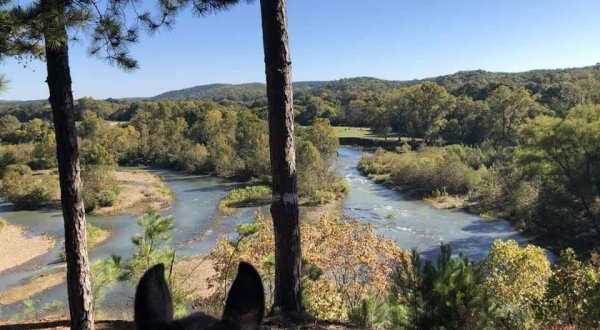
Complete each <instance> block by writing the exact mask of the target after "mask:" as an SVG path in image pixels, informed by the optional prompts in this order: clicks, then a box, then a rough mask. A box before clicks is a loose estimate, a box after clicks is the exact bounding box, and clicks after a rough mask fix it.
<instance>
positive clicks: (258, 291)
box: [134, 262, 265, 330]
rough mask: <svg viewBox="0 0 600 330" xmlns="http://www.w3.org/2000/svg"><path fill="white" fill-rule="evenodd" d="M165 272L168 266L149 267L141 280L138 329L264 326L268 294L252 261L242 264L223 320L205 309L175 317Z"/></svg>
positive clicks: (136, 315) (245, 329)
mask: <svg viewBox="0 0 600 330" xmlns="http://www.w3.org/2000/svg"><path fill="white" fill-rule="evenodd" d="M164 272H165V267H164V265H163V264H158V265H156V266H154V267H152V268H150V269H148V270H147V271H146V273H144V276H142V278H141V279H140V283H139V284H138V287H137V290H136V293H135V306H134V319H135V326H136V328H137V329H138V330H142V329H144V330H146V329H149V330H158V329H181V330H188V329H240V330H254V329H258V328H259V327H260V325H261V323H262V319H263V314H264V308H265V307H264V306H265V295H264V290H263V285H262V281H261V279H260V275H258V273H257V272H256V270H255V269H254V267H252V266H251V265H250V264H247V263H245V262H242V263H240V266H239V268H238V274H237V276H236V278H235V280H234V281H233V284H232V285H231V289H230V290H229V294H228V295H227V301H226V303H225V309H224V311H223V317H222V318H221V319H220V320H219V319H216V318H214V317H212V316H209V315H206V314H204V313H201V312H200V313H195V314H192V315H190V316H188V317H186V318H183V319H179V320H173V301H172V299H171V293H170V291H169V287H168V286H167V282H166V280H165V275H164Z"/></svg>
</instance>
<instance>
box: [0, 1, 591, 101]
mask: <svg viewBox="0 0 600 330" xmlns="http://www.w3.org/2000/svg"><path fill="white" fill-rule="evenodd" d="M288 7H289V8H288V9H289V32H290V43H291V51H292V62H293V79H294V81H301V80H331V79H339V78H345V77H355V76H373V77H378V78H384V79H396V80H407V79H414V78H425V77H431V76H437V75H442V74H450V73H454V72H456V71H459V70H474V69H484V70H489V71H508V72H516V71H525V70H531V69H539V68H565V67H577V66H586V65H593V64H595V63H597V62H600V20H598V17H599V16H598V14H599V13H600V1H598V0H576V1H573V0H562V1H559V0H502V1H492V0H489V1H488V0H453V1H448V0H410V1H409V0H370V1H366V0H288ZM86 47H87V44H86V43H85V42H83V43H81V44H73V45H71V69H72V76H73V89H74V93H75V97H82V96H92V97H95V98H107V97H134V96H153V95H156V94H159V93H161V92H164V91H167V90H172V89H180V88H186V87H191V86H195V85H200V84H208V83H217V82H220V83H242V82H254V81H264V67H263V53H262V39H261V26H260V10H259V5H258V2H257V1H256V2H255V3H253V4H249V5H248V4H242V5H239V6H238V7H236V8H234V9H232V10H231V11H229V12H223V13H220V14H218V15H213V16H209V17H205V18H199V17H196V16H193V15H191V14H188V13H185V14H183V15H182V16H180V17H179V19H178V21H177V23H176V25H175V27H174V29H173V30H172V31H162V32H159V33H158V34H157V35H154V36H153V37H143V38H142V40H141V42H140V43H139V44H137V45H135V46H133V48H132V54H133V55H134V57H135V58H137V59H138V60H139V62H140V69H138V70H136V71H134V72H127V73H125V72H122V71H120V70H119V69H118V68H116V67H114V66H111V65H109V64H107V63H105V62H102V61H100V60H98V59H96V58H90V57H88V56H87V55H86ZM0 72H1V73H4V74H5V76H6V78H8V79H9V80H10V81H11V82H10V85H9V89H8V90H7V91H6V92H4V93H2V94H0V99H5V100H23V99H44V98H47V94H48V90H47V86H46V85H45V84H44V80H45V65H44V64H43V63H40V62H33V63H28V64H27V67H26V68H23V64H22V63H18V62H16V61H14V60H7V61H5V62H4V63H2V64H1V65H0Z"/></svg>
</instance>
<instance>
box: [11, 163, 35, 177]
mask: <svg viewBox="0 0 600 330" xmlns="http://www.w3.org/2000/svg"><path fill="white" fill-rule="evenodd" d="M8 172H16V173H18V174H19V175H31V174H32V171H31V168H30V167H29V166H27V165H25V164H11V165H8V166H6V167H5V168H4V173H8Z"/></svg>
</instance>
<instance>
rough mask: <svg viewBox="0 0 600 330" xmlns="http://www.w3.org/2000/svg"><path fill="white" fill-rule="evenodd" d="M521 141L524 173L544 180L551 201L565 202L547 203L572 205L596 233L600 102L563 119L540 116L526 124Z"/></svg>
mask: <svg viewBox="0 0 600 330" xmlns="http://www.w3.org/2000/svg"><path fill="white" fill-rule="evenodd" d="M521 139H522V146H521V148H520V149H519V153H518V161H519V164H520V165H521V166H522V167H523V170H524V171H525V173H526V174H527V175H529V176H530V177H533V178H539V179H540V180H541V181H542V183H543V184H544V193H545V194H547V196H548V197H552V196H554V197H552V198H551V200H554V201H560V200H563V202H560V204H558V205H551V204H550V203H549V205H547V207H548V208H550V209H554V210H557V211H558V210H559V209H560V208H561V207H562V208H564V207H568V209H569V210H571V213H572V216H574V217H575V218H577V214H581V215H582V216H583V218H584V219H586V220H587V223H588V224H589V226H591V227H592V228H595V229H596V231H598V230H599V229H600V212H598V205H599V204H598V198H599V197H600V167H599V166H598V164H599V163H600V106H578V107H576V108H573V109H571V110H570V111H569V113H568V114H567V116H566V118H565V119H564V120H561V119H558V118H553V117H547V116H541V117H538V118H536V119H534V120H533V121H532V122H531V123H529V124H527V125H525V126H524V127H523V128H522V130H521ZM555 214H556V213H555Z"/></svg>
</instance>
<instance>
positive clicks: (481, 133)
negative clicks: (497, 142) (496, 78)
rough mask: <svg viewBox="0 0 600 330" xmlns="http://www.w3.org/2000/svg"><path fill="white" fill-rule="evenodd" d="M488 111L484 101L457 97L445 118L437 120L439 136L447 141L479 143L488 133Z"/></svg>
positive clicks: (469, 143)
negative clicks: (439, 125)
mask: <svg viewBox="0 0 600 330" xmlns="http://www.w3.org/2000/svg"><path fill="white" fill-rule="evenodd" d="M489 112H490V108H489V106H488V104H487V102H485V101H473V100H472V99H471V98H466V97H461V98H458V99H457V101H456V105H455V106H454V107H453V108H452V109H451V111H450V112H449V113H448V114H447V115H446V117H445V120H444V121H440V122H439V123H440V124H441V127H440V128H439V134H440V137H441V138H442V139H443V140H444V141H446V142H448V143H464V144H468V145H479V144H481V143H482V142H483V141H484V140H485V138H486V136H487V134H488V127H487V126H486V123H487V120H486V117H487V116H488V115H489Z"/></svg>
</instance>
